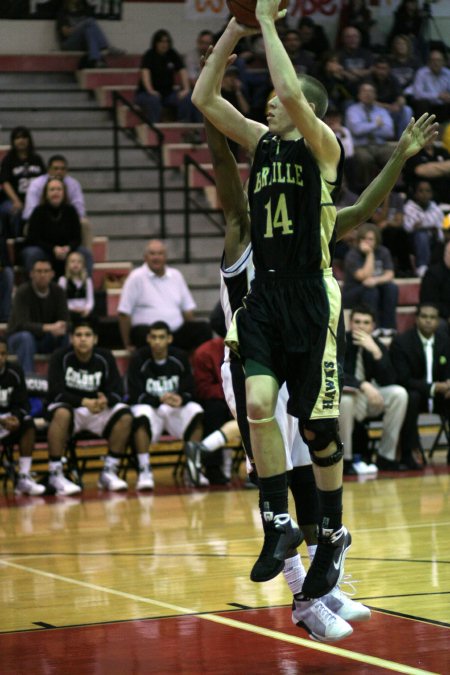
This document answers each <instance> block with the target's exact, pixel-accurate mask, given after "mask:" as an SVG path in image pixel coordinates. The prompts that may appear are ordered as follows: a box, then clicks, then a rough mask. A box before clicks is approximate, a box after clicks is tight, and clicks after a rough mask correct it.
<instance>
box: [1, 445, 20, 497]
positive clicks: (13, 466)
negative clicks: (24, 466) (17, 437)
mask: <svg viewBox="0 0 450 675" xmlns="http://www.w3.org/2000/svg"><path fill="white" fill-rule="evenodd" d="M0 464H1V466H2V468H3V478H2V481H3V493H4V494H5V495H6V493H7V492H8V482H11V483H12V486H13V490H14V488H15V487H16V483H17V476H18V473H17V462H16V461H15V460H14V443H11V442H9V443H8V440H7V439H6V440H5V441H4V442H3V441H2V442H1V445H0Z"/></svg>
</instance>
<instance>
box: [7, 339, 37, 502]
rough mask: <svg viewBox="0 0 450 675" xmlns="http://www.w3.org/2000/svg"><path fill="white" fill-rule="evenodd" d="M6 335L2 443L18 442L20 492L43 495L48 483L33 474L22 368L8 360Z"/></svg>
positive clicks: (31, 436) (30, 428)
mask: <svg viewBox="0 0 450 675" xmlns="http://www.w3.org/2000/svg"><path fill="white" fill-rule="evenodd" d="M7 358H8V347H7V342H6V338H4V337H0V443H13V444H14V443H17V444H18V446H19V477H18V480H17V484H16V486H15V493H16V494H18V495H41V494H42V493H43V492H45V486H44V485H40V484H39V483H36V481H35V480H33V478H32V477H31V461H32V458H31V455H32V452H33V447H34V441H35V437H36V433H35V428H34V422H33V419H32V417H31V416H30V414H29V413H30V404H29V401H28V396H27V389H26V385H25V377H24V374H23V370H22V368H21V367H20V365H19V364H17V363H14V364H13V363H9V362H8V360H7Z"/></svg>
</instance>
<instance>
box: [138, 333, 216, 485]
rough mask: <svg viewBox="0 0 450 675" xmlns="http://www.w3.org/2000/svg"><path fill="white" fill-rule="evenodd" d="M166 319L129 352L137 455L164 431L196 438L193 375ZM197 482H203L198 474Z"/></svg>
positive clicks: (199, 414) (198, 418)
mask: <svg viewBox="0 0 450 675" xmlns="http://www.w3.org/2000/svg"><path fill="white" fill-rule="evenodd" d="M172 340H173V336H172V333H171V330H170V328H169V326H168V325H167V323H165V322H164V321H155V323H153V324H152V325H151V326H150V328H149V331H148V334H147V346H145V347H141V348H140V349H138V350H137V352H136V353H135V354H134V355H133V357H132V359H131V362H130V366H129V368H128V373H127V381H128V394H129V403H130V405H131V410H132V412H133V417H134V433H133V440H134V444H135V447H136V450H137V452H138V453H139V455H138V456H139V457H140V456H141V455H143V454H144V452H145V451H146V449H147V450H148V447H149V445H150V441H151V442H152V443H157V442H158V440H159V439H160V437H161V435H162V433H163V432H164V431H166V432H167V433H169V434H170V435H171V436H174V437H175V438H181V439H183V440H184V441H185V442H187V441H200V440H201V439H202V436H203V424H202V421H203V408H202V407H201V406H200V405H199V404H198V403H196V402H195V401H194V400H193V393H194V378H193V376H192V370H191V368H190V365H189V361H188V359H187V356H186V355H185V353H184V352H183V351H182V350H180V349H177V348H176V347H172V346H171V345H172ZM198 484H199V485H207V484H208V481H207V480H206V478H205V477H204V476H202V477H201V478H200V480H199V482H198Z"/></svg>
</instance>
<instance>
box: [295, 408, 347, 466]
mask: <svg viewBox="0 0 450 675" xmlns="http://www.w3.org/2000/svg"><path fill="white" fill-rule="evenodd" d="M299 429H300V434H301V437H302V438H303V440H304V441H305V443H306V445H307V446H308V448H309V454H310V456H311V460H312V461H313V462H314V464H316V465H317V466H332V465H333V464H337V463H338V462H340V460H341V459H342V457H343V456H344V444H343V443H342V441H341V437H340V436H339V424H338V420H337V419H325V420H308V422H306V423H303V424H300V425H299ZM305 429H307V430H308V431H311V432H312V433H314V434H315V436H314V438H313V439H311V440H308V439H307V438H306V436H305V433H304V432H305ZM333 442H334V443H336V450H335V452H333V454H332V455H329V456H328V457H319V456H318V455H317V454H316V453H317V452H320V451H321V450H325V449H326V448H327V447H328V446H329V445H330V443H333Z"/></svg>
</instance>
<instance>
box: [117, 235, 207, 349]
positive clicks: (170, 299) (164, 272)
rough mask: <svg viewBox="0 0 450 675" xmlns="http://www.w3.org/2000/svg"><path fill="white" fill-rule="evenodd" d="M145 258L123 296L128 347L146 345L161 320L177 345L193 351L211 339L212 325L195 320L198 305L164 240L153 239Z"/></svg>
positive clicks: (121, 319)
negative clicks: (170, 259)
mask: <svg viewBox="0 0 450 675" xmlns="http://www.w3.org/2000/svg"><path fill="white" fill-rule="evenodd" d="M144 260H145V262H144V264H143V265H141V266H140V267H138V269H136V270H133V271H132V272H131V273H130V274H129V276H128V277H127V279H126V281H125V284H124V286H123V289H122V294H121V297H120V302H119V307H118V312H119V325H120V332H121V336H122V340H123V344H124V346H125V348H126V349H129V350H130V351H132V350H133V348H134V347H143V346H144V345H145V344H146V342H147V335H148V330H149V327H150V326H151V324H153V323H154V322H155V321H160V320H161V321H165V322H166V323H167V324H168V326H169V328H170V330H171V333H172V335H173V345H174V347H178V348H180V349H185V350H186V351H191V350H193V349H196V348H197V347H198V346H199V345H201V344H202V343H203V342H205V341H206V340H210V339H211V338H212V332H211V327H210V325H209V324H208V323H206V322H205V321H195V320H194V309H195V307H196V305H195V302H194V299H193V297H192V295H191V292H190V290H189V288H188V285H187V283H186V281H185V279H184V277H183V275H182V274H181V272H179V271H178V270H177V269H175V268H174V267H169V266H167V265H166V261H167V250H166V247H165V245H164V244H163V242H162V241H159V240H158V239H152V240H150V241H149V243H148V244H147V246H146V247H145V253H144Z"/></svg>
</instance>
